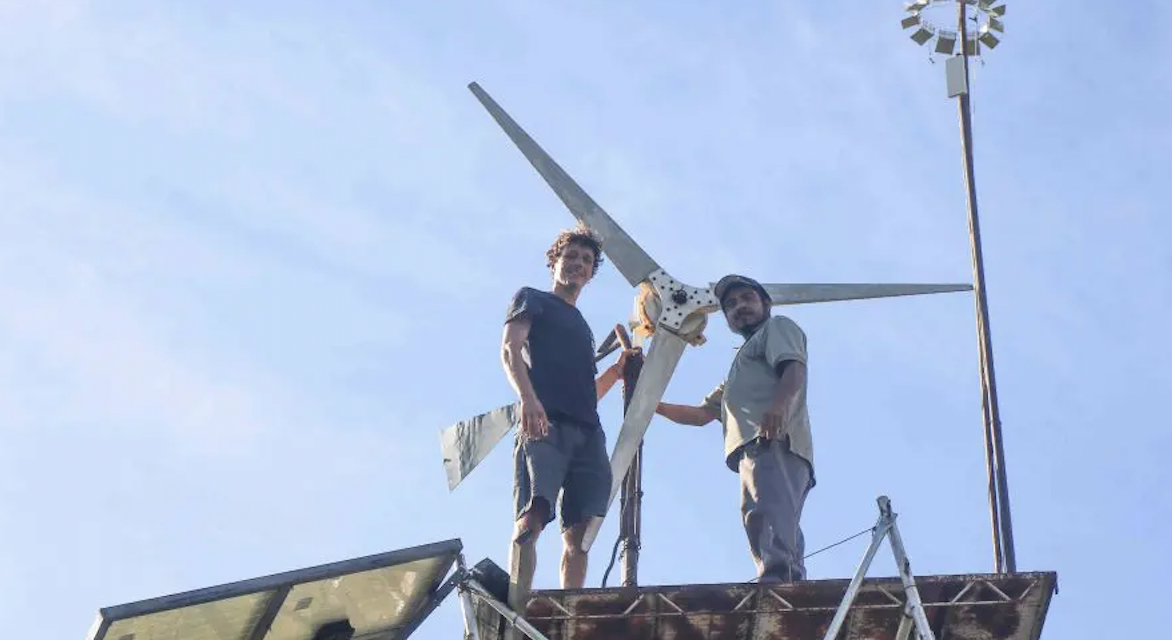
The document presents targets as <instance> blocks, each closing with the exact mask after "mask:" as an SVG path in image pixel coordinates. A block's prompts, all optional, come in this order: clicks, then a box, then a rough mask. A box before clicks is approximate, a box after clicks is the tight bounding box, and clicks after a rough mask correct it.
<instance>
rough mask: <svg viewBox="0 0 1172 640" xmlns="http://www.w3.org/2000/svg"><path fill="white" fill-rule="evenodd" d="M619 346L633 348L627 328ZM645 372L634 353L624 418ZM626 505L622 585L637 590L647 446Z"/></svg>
mask: <svg viewBox="0 0 1172 640" xmlns="http://www.w3.org/2000/svg"><path fill="white" fill-rule="evenodd" d="M615 332H616V334H617V337H618V340H619V343H620V344H621V345H622V348H623V349H630V348H631V341H630V338H629V337H628V336H627V332H626V330H625V329H624V328H623V326H622V325H621V324H620V325H617V326H616V327H615ZM642 369H643V354H642V353H633V354H631V355H630V356H629V357H628V358H627V362H626V365H625V366H624V367H623V372H622V375H623V415H624V416H625V415H626V412H627V407H629V406H630V405H631V400H632V399H633V398H634V395H635V385H636V384H638V382H639V372H640V371H641V370H642ZM620 504H621V505H622V507H621V508H622V510H621V516H620V520H619V522H620V525H619V526H620V527H621V532H620V534H619V535H620V537H621V538H622V540H623V542H622V546H623V568H622V572H623V574H622V585H623V586H624V587H633V586H637V585H638V584H639V549H640V547H641V529H642V526H641V525H642V520H643V517H642V506H643V443H639V449H638V451H636V452H635V459H634V460H633V461H632V462H631V466H630V468H628V469H627V475H626V476H625V477H624V478H623V487H622V496H621V499H620Z"/></svg>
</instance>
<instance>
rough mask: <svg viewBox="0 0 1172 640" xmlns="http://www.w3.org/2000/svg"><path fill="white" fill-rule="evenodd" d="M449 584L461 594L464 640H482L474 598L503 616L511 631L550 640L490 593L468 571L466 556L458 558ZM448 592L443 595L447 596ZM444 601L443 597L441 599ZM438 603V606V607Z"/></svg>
mask: <svg viewBox="0 0 1172 640" xmlns="http://www.w3.org/2000/svg"><path fill="white" fill-rule="evenodd" d="M448 582H450V583H453V584H454V585H455V589H456V591H458V592H459V594H460V609H461V611H462V612H463V614H464V640H480V630H479V626H478V625H477V621H476V607H475V605H474V603H473V600H472V599H473V598H477V599H479V600H481V601H483V602H484V603H485V604H487V605H488V606H490V607H492V608H493V609H495V610H496V612H497V613H499V614H501V617H503V618H504V619H505V621H506V622H508V623H509V625H510V626H511V627H512V629H510V631H513V634H506V635H507V636H508V635H515V634H516V632H520V633H521V634H524V636H525V637H527V638H529V640H549V638H547V637H546V636H545V635H544V634H542V633H541V632H540V631H538V630H537V629H536V628H534V626H533V625H532V624H530V623H529V621H528V620H526V619H525V618H523V617H522V616H521V614H519V613H517V612H516V611H514V610H512V609H510V608H509V605H507V604H505V603H503V602H501V601H500V600H498V599H497V597H496V596H494V595H493V594H492V592H491V591H489V589H488V588H486V587H485V586H484V585H483V584H481V583H480V581H479V580H477V579H476V578H475V577H474V574H473V572H472V571H470V570H469V569H468V566H467V564H465V562H464V555H463V554H460V555H459V556H457V558H456V571H455V572H454V573H453V574H452V577H451V578H449V579H448ZM447 593H448V592H445V593H444V594H443V595H444V596H446V595H447ZM440 599H442V597H441V598H440ZM438 604H439V603H438V602H437V603H436V605H437V606H438Z"/></svg>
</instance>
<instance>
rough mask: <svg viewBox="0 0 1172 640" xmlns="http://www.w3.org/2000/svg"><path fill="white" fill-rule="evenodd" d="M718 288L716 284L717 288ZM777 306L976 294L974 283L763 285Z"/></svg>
mask: <svg viewBox="0 0 1172 640" xmlns="http://www.w3.org/2000/svg"><path fill="white" fill-rule="evenodd" d="M713 286H715V285H713ZM761 286H763V287H765V290H766V291H768V292H769V297H770V298H773V304H774V305H775V306H776V305H790V304H807V303H810V302H834V301H838V300H869V299H872V298H895V297H899V296H921V295H927V294H931V293H950V292H955V291H972V288H973V286H972V285H971V284H776V283H771V284H762V285H761Z"/></svg>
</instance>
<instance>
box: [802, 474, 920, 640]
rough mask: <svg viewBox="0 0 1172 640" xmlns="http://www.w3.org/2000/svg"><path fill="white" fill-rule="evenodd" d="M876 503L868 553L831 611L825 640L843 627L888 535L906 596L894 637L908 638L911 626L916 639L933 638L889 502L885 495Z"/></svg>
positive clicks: (898, 638) (835, 636)
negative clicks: (875, 516)
mask: <svg viewBox="0 0 1172 640" xmlns="http://www.w3.org/2000/svg"><path fill="white" fill-rule="evenodd" d="M877 502H878V503H879V520H878V522H876V523H875V528H874V529H872V530H871V546H869V547H867V552H866V553H865V554H863V562H862V563H861V564H859V568H858V570H857V571H855V576H854V577H853V578H851V582H850V586H848V587H847V589H846V594H845V595H843V597H842V603H841V604H839V605H838V610H837V611H835V612H834V618H833V619H832V620H831V621H830V627H829V628H828V629H827V630H826V636H825V640H835V639H836V638H837V637H838V632H839V631H841V630H842V625H843V623H845V622H846V615H847V613H848V612H849V611H850V608H851V605H853V604H854V601H855V597H856V596H857V595H858V593H859V587H860V586H862V583H863V578H864V577H865V576H866V575H867V569H869V568H870V566H871V561H872V560H874V559H875V553H876V552H878V551H879V545H880V544H881V543H882V542H883V539H884V538H887V537H889V536H890V542H891V552H892V554H893V555H894V556H895V564H896V566H897V567H898V568H899V577H900V580H901V581H902V582H903V590H904V594H905V595H906V596H907V605H906V606H905V608H904V612H903V619H902V620H900V623H899V630H898V631H897V632H896V635H895V637H896V638H897V640H907V638H908V636H909V634H910V633H911V631H912V628H913V626H914V628H915V630H916V638H917V639H918V640H936V637H935V636H934V635H933V634H932V628H931V627H930V626H929V625H928V616H927V615H926V614H925V613H924V603H923V601H921V600H920V592H919V590H918V589H916V581H915V578H914V577H912V566H911V562H910V561H909V560H908V557H907V550H905V549H904V547H903V538H901V537H900V535H899V527H897V526H896V524H895V518H896V514H895V512H894V511H892V510H891V501H890V500H888V499H887V496H879V498H878V500H877Z"/></svg>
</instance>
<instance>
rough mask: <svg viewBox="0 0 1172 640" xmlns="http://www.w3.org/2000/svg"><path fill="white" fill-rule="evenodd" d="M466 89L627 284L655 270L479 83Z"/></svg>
mask: <svg viewBox="0 0 1172 640" xmlns="http://www.w3.org/2000/svg"><path fill="white" fill-rule="evenodd" d="M468 88H469V89H470V90H471V91H472V93H473V94H474V95H475V96H476V98H477V99H478V100H480V103H481V104H482V105H484V108H485V109H487V110H488V113H489V114H490V115H491V116H492V117H493V119H494V120H496V122H497V124H499V125H500V127H501V129H504V131H505V135H507V136H509V139H511V140H512V141H513V144H515V145H517V148H518V149H520V150H521V153H522V154H524V155H525V158H526V159H528V160H529V163H530V164H532V165H533V168H534V169H536V170H537V173H539V174H541V177H542V178H544V179H545V182H546V183H547V184H549V186H550V187H551V188H552V189H553V191H554V193H556V194H557V196H558V198H561V201H562V202H563V203H564V204H565V205H566V208H567V209H569V210H570V213H572V214H574V217H575V218H577V219H578V220H579V221H580V222H581V223H582V224H584V225H586V226H587V227H589V228H590V229H593V230H594V232H595V233H597V234H598V235H599V236H601V237H602V252H603V253H604V254H606V257H607V258H609V259H610V261H611V262H613V263H614V266H615V268H616V269H618V270H619V273H621V274H623V277H624V278H626V279H627V282H629V283H631V286H632V287H634V286H637V285H638V284H639V283H640V282H642V281H643V280H645V279H647V277H648V276H649V275H651V273H652V272H653V271H656V270H658V269H659V265H658V264H656V263H655V261H654V260H652V259H651V256H649V255H647V252H645V251H643V249H642V248H640V247H639V245H637V244H635V241H634V240H632V239H631V236H629V235H627V232H626V231H623V228H622V227H620V226H619V225H618V223H616V222H615V221H614V220H613V219H612V218H611V217H610V215H608V214H607V213H606V212H605V211H603V210H602V207H600V206H598V203H596V202H594V200H593V199H592V198H591V197H590V196H589V195H587V194H586V192H585V191H584V190H583V189H582V187H580V186H578V183H576V182H574V179H573V178H571V177H570V176H569V174H567V173H566V172H565V171H564V170H562V168H561V167H560V166H558V163H557V162H554V160H553V158H551V157H549V154H547V153H546V152H545V151H544V150H543V149H542V148H541V147H540V146H539V145H538V144H537V143H536V142H534V140H533V138H530V137H529V134H527V133H525V130H524V129H522V128H521V126H520V125H518V124H517V123H516V122H515V121H514V120H513V119H512V118H511V117H509V114H507V113H505V110H504V109H502V108H501V106H500V105H498V104H497V103H496V101H495V100H493V99H492V97H490V96H489V95H488V93H487V92H485V91H484V89H481V88H480V85H478V84H476V83H475V82H473V83H472V84H470V85H468Z"/></svg>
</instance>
